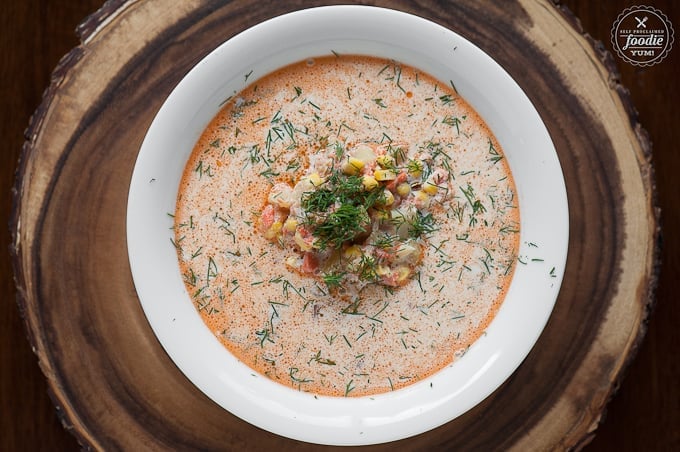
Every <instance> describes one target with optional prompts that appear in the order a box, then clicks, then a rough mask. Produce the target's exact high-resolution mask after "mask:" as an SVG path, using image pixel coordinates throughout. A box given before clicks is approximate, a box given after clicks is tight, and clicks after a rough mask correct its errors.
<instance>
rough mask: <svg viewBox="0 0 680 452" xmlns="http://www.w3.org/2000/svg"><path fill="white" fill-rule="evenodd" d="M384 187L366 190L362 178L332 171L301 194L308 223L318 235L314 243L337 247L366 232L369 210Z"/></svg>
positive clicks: (315, 234) (368, 224)
mask: <svg viewBox="0 0 680 452" xmlns="http://www.w3.org/2000/svg"><path fill="white" fill-rule="evenodd" d="M383 192H384V187H378V188H376V189H375V190H371V191H367V190H365V189H364V186H363V184H362V180H361V177H359V176H354V175H350V176H348V175H345V174H343V173H341V172H339V171H336V170H334V171H332V173H331V175H330V176H329V177H328V179H327V180H326V181H325V182H324V183H323V184H321V185H320V186H319V187H317V189H316V190H314V191H311V192H307V193H305V194H304V195H303V196H302V203H301V205H302V208H303V209H304V210H305V211H306V213H307V218H306V220H307V224H308V225H309V226H311V227H312V229H313V230H312V235H313V236H314V237H316V238H317V246H319V248H321V249H326V248H327V247H328V246H330V247H333V248H339V247H341V246H342V245H343V244H344V243H347V242H350V241H352V240H354V239H355V238H356V237H357V236H358V235H360V234H362V233H365V232H367V229H368V227H369V226H370V222H371V219H370V216H369V213H368V212H369V209H371V208H373V207H374V206H375V204H376V203H377V202H378V201H379V200H380V199H381V198H382V197H383Z"/></svg>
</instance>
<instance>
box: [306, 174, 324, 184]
mask: <svg viewBox="0 0 680 452" xmlns="http://www.w3.org/2000/svg"><path fill="white" fill-rule="evenodd" d="M309 182H311V184H312V185H314V186H315V187H318V186H319V185H321V184H323V179H321V176H319V173H313V174H310V175H309Z"/></svg>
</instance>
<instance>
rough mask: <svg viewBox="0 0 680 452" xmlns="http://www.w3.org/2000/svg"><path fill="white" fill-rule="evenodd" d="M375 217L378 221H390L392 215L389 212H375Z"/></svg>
mask: <svg viewBox="0 0 680 452" xmlns="http://www.w3.org/2000/svg"><path fill="white" fill-rule="evenodd" d="M375 213H376V216H377V217H378V219H379V220H390V219H392V215H391V214H390V211H389V210H376V212H375Z"/></svg>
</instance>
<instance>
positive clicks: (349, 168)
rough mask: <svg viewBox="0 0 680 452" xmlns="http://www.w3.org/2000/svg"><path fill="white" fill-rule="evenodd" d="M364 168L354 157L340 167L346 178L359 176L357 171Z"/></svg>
mask: <svg viewBox="0 0 680 452" xmlns="http://www.w3.org/2000/svg"><path fill="white" fill-rule="evenodd" d="M363 167H364V162H363V160H359V159H358V158H356V157H349V158H348V159H347V161H346V162H345V164H344V165H343V166H342V172H343V173H345V174H347V175H348V176H355V175H357V174H359V171H361V169H362V168H363Z"/></svg>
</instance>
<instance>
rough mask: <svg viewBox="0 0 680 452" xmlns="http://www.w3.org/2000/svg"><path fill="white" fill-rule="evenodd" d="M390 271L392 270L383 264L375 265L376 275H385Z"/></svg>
mask: <svg viewBox="0 0 680 452" xmlns="http://www.w3.org/2000/svg"><path fill="white" fill-rule="evenodd" d="M391 273H392V270H390V268H389V267H387V266H385V265H378V266H377V267H375V274H376V275H378V276H387V275H389V274H391Z"/></svg>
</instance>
